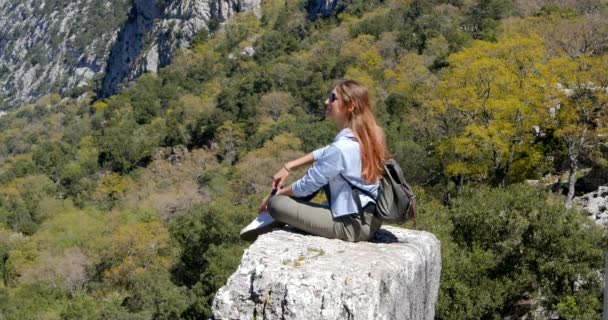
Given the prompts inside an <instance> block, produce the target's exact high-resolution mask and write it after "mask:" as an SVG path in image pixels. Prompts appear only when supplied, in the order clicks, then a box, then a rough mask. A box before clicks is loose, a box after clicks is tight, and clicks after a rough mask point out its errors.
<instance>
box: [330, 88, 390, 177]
mask: <svg viewBox="0 0 608 320" xmlns="http://www.w3.org/2000/svg"><path fill="white" fill-rule="evenodd" d="M335 87H336V92H337V93H338V95H339V96H340V98H341V99H342V108H344V110H346V111H347V113H348V116H347V120H346V121H347V122H346V126H347V127H348V128H350V129H351V130H352V131H353V133H354V134H355V137H356V138H357V141H358V142H359V148H360V150H361V176H363V179H365V180H367V181H368V182H375V181H376V180H377V179H378V178H380V177H381V176H382V174H383V171H384V159H385V155H386V154H387V150H386V146H385V141H384V140H385V139H384V130H382V127H380V126H379V125H378V122H377V121H376V117H375V116H374V114H373V112H372V107H371V97H370V94H369V90H368V89H367V87H366V86H365V85H364V84H362V83H361V82H359V81H356V80H337V81H336V82H335ZM351 107H352V111H351V112H348V110H349V109H351Z"/></svg>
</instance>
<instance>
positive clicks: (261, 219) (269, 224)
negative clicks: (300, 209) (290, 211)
mask: <svg viewBox="0 0 608 320" xmlns="http://www.w3.org/2000/svg"><path fill="white" fill-rule="evenodd" d="M284 225H285V223H282V222H279V221H276V220H275V219H274V218H273V217H272V216H271V215H270V213H268V212H266V211H262V212H260V213H259V214H258V216H257V217H256V218H255V220H253V221H252V222H251V223H250V224H248V225H247V226H246V227H245V228H243V229H242V230H241V233H240V237H241V240H245V241H255V239H257V237H258V236H259V235H261V234H263V233H266V232H270V231H272V229H274V228H280V227H282V226H284Z"/></svg>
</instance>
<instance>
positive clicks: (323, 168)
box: [291, 128, 380, 217]
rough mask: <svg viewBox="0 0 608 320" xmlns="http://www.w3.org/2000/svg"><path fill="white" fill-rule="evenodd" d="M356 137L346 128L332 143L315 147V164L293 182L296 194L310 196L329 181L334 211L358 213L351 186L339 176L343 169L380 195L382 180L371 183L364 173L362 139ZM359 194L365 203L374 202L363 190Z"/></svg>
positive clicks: (341, 213) (363, 203)
mask: <svg viewBox="0 0 608 320" xmlns="http://www.w3.org/2000/svg"><path fill="white" fill-rule="evenodd" d="M354 138H355V135H354V134H353V132H352V130H351V129H349V128H345V129H342V131H340V132H339V133H338V135H336V137H335V138H334V141H333V143H332V144H330V145H328V146H325V147H323V148H319V149H317V150H315V151H313V152H312V155H313V159H314V163H313V165H312V166H311V167H310V169H308V171H307V172H306V174H305V175H304V176H303V177H302V178H300V179H299V180H297V181H296V182H294V183H293V184H292V185H291V187H292V189H293V193H294V195H295V196H297V197H304V196H307V195H309V194H311V193H313V192H315V191H317V190H319V188H321V187H322V186H323V185H325V184H327V183H328V182H329V190H330V194H331V201H330V204H331V213H332V215H333V216H334V217H339V216H343V215H347V214H352V213H356V212H357V204H356V203H355V200H354V199H353V196H352V189H351V187H350V186H349V185H348V183H347V182H346V181H344V179H342V177H341V176H340V173H342V175H343V176H344V177H346V178H347V179H348V180H349V181H350V182H351V183H352V184H354V185H356V186H358V187H360V188H362V189H364V190H367V191H369V192H370V193H371V194H373V195H375V196H377V194H378V187H379V185H380V184H379V183H380V181H379V180H377V181H376V182H375V183H371V184H370V183H368V182H367V181H365V179H363V177H361V153H360V152H359V143H358V142H357V141H356V140H353V139H354ZM359 196H360V198H361V205H362V206H363V207H365V206H366V205H367V204H368V203H369V202H370V201H371V202H374V201H373V199H372V198H370V197H368V196H366V195H364V194H361V193H360V194H359Z"/></svg>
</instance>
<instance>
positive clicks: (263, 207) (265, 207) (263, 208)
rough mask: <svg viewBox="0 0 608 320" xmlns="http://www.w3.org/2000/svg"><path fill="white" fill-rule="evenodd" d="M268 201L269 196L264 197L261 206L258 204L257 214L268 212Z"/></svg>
mask: <svg viewBox="0 0 608 320" xmlns="http://www.w3.org/2000/svg"><path fill="white" fill-rule="evenodd" d="M268 199H270V196H266V197H264V200H262V204H260V207H259V209H258V212H262V211H268Z"/></svg>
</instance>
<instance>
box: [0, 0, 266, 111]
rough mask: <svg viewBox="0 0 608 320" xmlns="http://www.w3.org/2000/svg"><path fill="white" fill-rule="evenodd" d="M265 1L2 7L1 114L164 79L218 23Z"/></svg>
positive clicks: (50, 0) (16, 0)
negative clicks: (56, 96)
mask: <svg viewBox="0 0 608 320" xmlns="http://www.w3.org/2000/svg"><path fill="white" fill-rule="evenodd" d="M260 2H261V0H116V1H103V0H5V1H1V2H0V108H6V107H11V106H18V105H20V104H23V103H28V102H32V101H34V100H36V99H37V98H39V97H40V96H43V95H45V94H48V93H50V92H63V93H69V92H70V91H72V93H73V94H75V95H77V94H78V92H79V91H82V90H85V89H89V88H91V87H92V86H91V85H92V82H93V81H100V82H101V92H100V94H101V95H109V94H112V93H114V92H116V90H117V89H118V88H119V86H120V84H121V83H123V82H124V81H125V80H129V79H133V78H136V77H137V76H139V75H140V74H142V73H143V72H145V71H156V70H157V68H158V67H160V66H163V65H165V64H167V63H169V62H170V61H171V56H172V53H173V52H174V51H175V49H177V48H180V47H185V46H188V45H189V43H190V40H191V39H192V37H193V36H194V35H195V34H196V33H197V32H198V31H200V30H202V29H203V28H206V26H207V22H208V21H210V19H211V18H216V19H218V20H219V21H222V20H224V19H226V18H229V17H230V16H231V15H233V14H234V13H235V12H241V11H257V10H258V8H259V6H260Z"/></svg>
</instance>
